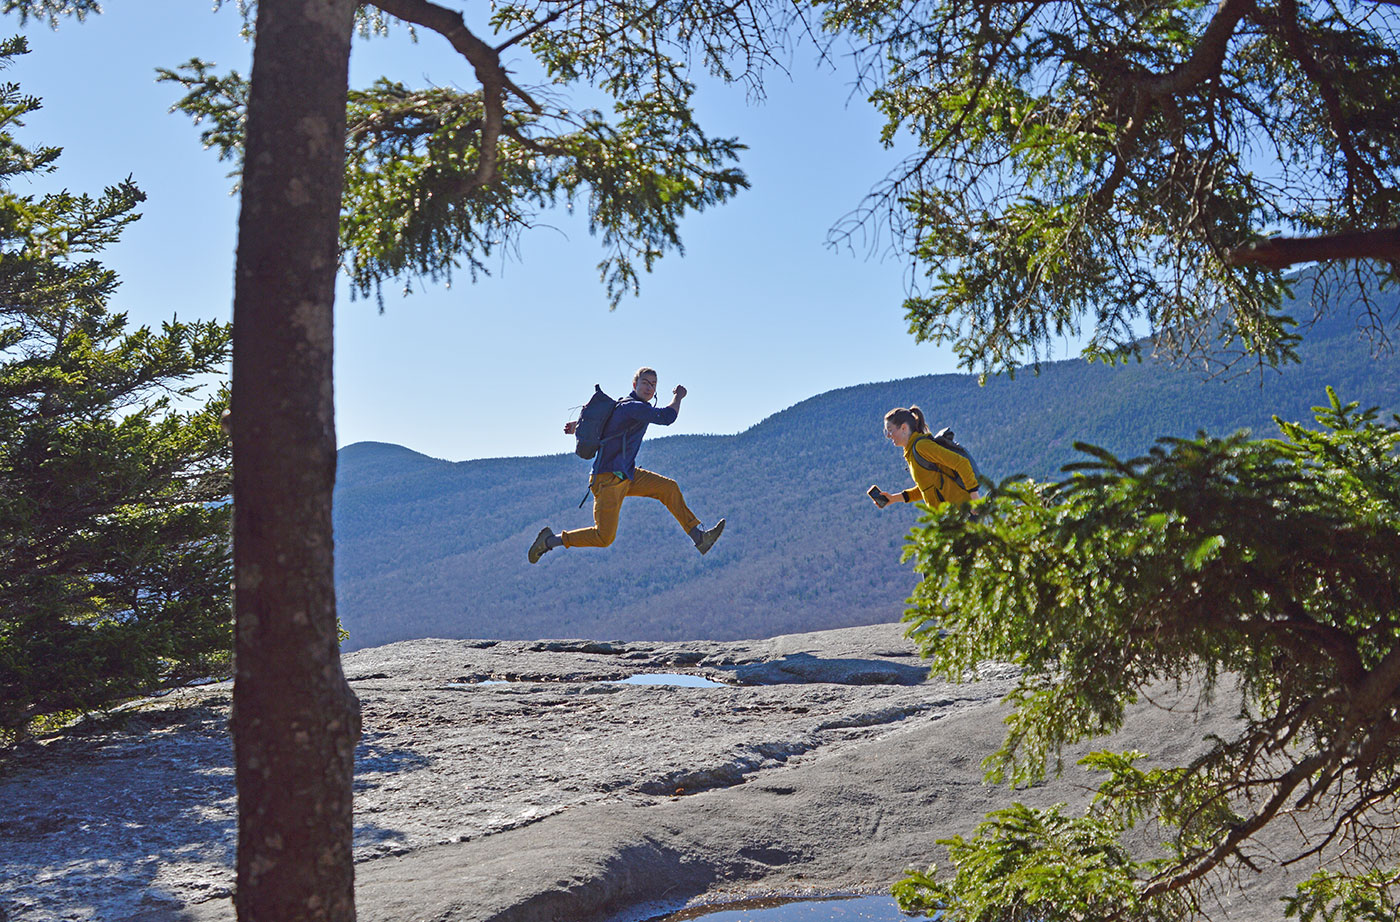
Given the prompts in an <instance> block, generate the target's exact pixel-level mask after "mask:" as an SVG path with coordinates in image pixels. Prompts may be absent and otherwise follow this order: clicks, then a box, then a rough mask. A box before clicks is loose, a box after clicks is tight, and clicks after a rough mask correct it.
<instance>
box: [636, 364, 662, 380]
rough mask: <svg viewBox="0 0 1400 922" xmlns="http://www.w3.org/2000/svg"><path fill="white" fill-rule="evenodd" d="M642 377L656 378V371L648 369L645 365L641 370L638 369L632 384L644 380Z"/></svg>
mask: <svg viewBox="0 0 1400 922" xmlns="http://www.w3.org/2000/svg"><path fill="white" fill-rule="evenodd" d="M642 375H651V376H652V377H653V378H655V377H656V369H655V368H648V367H646V366H645V365H643V366H642V367H641V368H638V369H637V373H636V374H635V375H633V376H632V383H633V384H636V383H637V382H638V381H640V380H641V379H642Z"/></svg>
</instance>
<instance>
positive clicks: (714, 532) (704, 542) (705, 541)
mask: <svg viewBox="0 0 1400 922" xmlns="http://www.w3.org/2000/svg"><path fill="white" fill-rule="evenodd" d="M722 531H724V519H720V520H719V521H718V522H716V523H715V524H714V527H713V528H707V529H705V530H704V531H702V532H700V540H699V541H696V542H695V549H696V550H697V551H699V552H700V553H702V554H708V553H709V552H710V548H712V547H714V546H715V542H716V541H718V540H719V536H720V532H722Z"/></svg>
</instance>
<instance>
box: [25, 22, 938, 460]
mask: <svg viewBox="0 0 1400 922" xmlns="http://www.w3.org/2000/svg"><path fill="white" fill-rule="evenodd" d="M233 6H234V4H233V3H232V2H231V0H230V3H229V4H227V6H226V8H225V9H223V10H221V11H219V12H217V13H216V12H213V11H211V9H210V4H209V3H208V2H204V3H201V2H191V0H140V2H134V0H119V2H113V3H111V4H109V7H108V10H107V11H106V12H104V13H103V14H102V15H101V16H97V17H91V18H89V20H88V21H87V22H85V23H76V22H70V23H65V24H63V25H62V26H61V27H60V28H59V30H58V31H56V32H52V31H50V30H48V29H47V28H46V27H42V26H37V25H34V24H31V25H30V26H29V27H27V28H26V29H25V30H23V31H24V32H25V33H26V34H27V35H28V36H29V38H30V44H31V48H32V49H33V53H32V54H30V55H28V56H27V57H26V58H24V59H22V60H21V61H20V63H18V64H17V65H16V66H14V67H13V68H12V69H11V70H10V72H9V73H8V74H6V75H4V77H3V79H6V80H18V81H19V82H20V83H21V84H22V85H23V87H24V89H25V90H26V91H27V92H29V93H32V94H35V95H38V96H41V97H43V99H44V108H43V109H42V110H41V111H40V112H37V113H35V114H33V115H32V116H30V117H29V119H28V120H27V122H26V128H25V130H24V131H23V133H22V134H21V140H22V141H24V142H26V143H29V144H31V145H37V144H53V145H58V146H62V147H63V148H64V155H63V158H62V159H61V161H60V171H59V174H58V176H57V181H58V183H59V184H60V185H62V186H64V187H66V188H68V189H70V190H72V191H75V192H82V191H87V192H93V193H96V192H98V191H100V190H101V188H102V187H103V186H104V185H107V184H109V183H111V182H114V181H117V180H119V179H121V178H123V177H125V176H127V175H128V174H130V175H132V176H133V177H134V178H135V179H136V181H137V183H138V185H140V186H141V188H142V189H144V190H145V191H146V193H147V195H148V200H147V202H146V203H145V205H144V207H143V209H142V213H143V218H142V220H141V221H139V222H137V223H136V224H134V225H133V226H132V227H131V228H130V229H129V230H128V232H127V234H126V236H125V238H124V239H123V241H122V242H121V243H120V244H119V245H118V246H116V247H114V248H112V249H110V250H109V251H108V252H107V253H106V255H105V257H104V259H105V261H106V262H107V264H108V265H110V266H111V267H112V268H114V269H115V270H116V271H117V272H118V273H119V275H120V276H121V278H122V280H123V285H122V288H121V289H120V291H119V292H118V295H117V298H116V301H115V307H116V308H117V309H119V310H124V311H126V312H127V313H128V314H129V315H130V317H131V319H132V321H133V323H134V324H152V325H154V324H158V323H159V322H160V321H161V320H163V319H168V318H169V317H170V316H171V315H172V314H178V316H179V317H180V318H182V319H194V318H221V319H227V318H228V317H229V316H230V314H231V305H232V275H233V256H234V248H235V244H236V239H235V237H236V234H235V229H236V228H235V225H236V221H237V200H236V198H234V197H232V196H230V195H229V189H230V180H229V179H228V177H227V173H228V171H229V169H230V166H231V165H230V164H229V163H220V162H219V161H218V160H217V157H216V156H215V155H214V154H213V153H211V152H209V151H204V150H202V149H201V147H200V143H199V138H198V133H197V130H196V129H195V127H194V126H193V125H192V124H191V123H190V121H189V120H188V119H187V118H186V117H184V116H181V115H177V114H170V113H168V111H167V110H168V108H169V106H170V104H171V103H172V102H173V101H174V100H175V99H176V98H177V96H178V93H177V89H176V88H175V87H174V86H171V85H168V84H158V83H156V82H155V68H157V67H159V66H166V67H173V66H175V65H177V64H179V63H182V62H184V61H186V60H188V59H189V58H191V57H195V56H198V57H202V58H204V59H206V60H211V61H215V62H217V63H218V64H219V65H220V68H221V69H226V68H228V67H232V68H235V69H237V70H239V71H240V72H241V73H244V74H246V73H247V72H248V69H249V67H248V62H249V60H250V56H251V48H250V46H249V45H247V44H245V43H244V42H243V41H242V40H241V39H240V38H239V37H238V26H239V17H238V14H237V11H236V10H235V9H234V8H233ZM7 25H8V27H9V29H10V31H11V32H18V31H20V29H19V26H18V20H17V19H13V18H11V20H10V22H8V23H7ZM435 39H436V40H435ZM351 65H352V71H353V76H352V79H353V80H354V81H355V82H356V83H358V84H361V85H362V84H364V83H367V82H368V81H369V80H370V79H372V78H373V77H375V76H378V75H380V74H387V75H389V76H391V77H394V78H396V79H400V80H403V81H405V82H410V83H420V84H421V83H424V82H431V83H436V84H448V85H450V84H454V83H455V84H458V85H463V86H470V85H472V83H471V75H470V71H469V70H468V69H467V67H466V65H465V63H464V62H462V61H461V60H460V59H459V58H457V57H456V56H455V55H454V54H453V53H452V52H451V51H450V49H448V48H447V47H446V43H445V42H443V41H442V40H440V39H437V37H436V36H433V35H425V36H423V38H422V40H421V41H420V43H418V44H416V45H415V44H412V43H411V42H410V41H409V40H408V38H407V36H406V35H398V36H395V37H391V38H389V39H376V40H372V41H369V42H363V41H360V42H357V44H356V46H355V51H354V54H353V56H352V61H351ZM791 72H792V76H791V78H789V77H788V76H785V75H783V74H781V73H773V74H770V75H769V78H768V81H767V92H768V98H767V100H766V101H764V102H762V103H759V104H757V105H751V104H749V103H748V102H747V101H746V99H745V94H744V91H743V89H742V88H740V87H723V86H715V85H710V84H702V86H703V89H702V92H701V95H700V97H699V99H698V104H697V111H698V113H699V115H700V119H701V122H702V124H703V125H704V126H705V128H706V130H707V131H708V132H709V133H710V134H712V135H724V136H731V135H732V136H738V137H739V138H740V139H741V140H742V141H743V142H745V143H747V144H748V145H749V148H750V149H749V150H748V151H747V152H746V153H745V155H744V157H743V160H742V162H741V166H742V168H743V169H744V170H745V171H746V172H747V174H748V176H749V180H750V182H751V184H752V188H751V189H749V190H748V191H747V192H743V193H741V194H740V195H739V196H738V197H737V198H736V199H735V200H733V201H732V202H731V203H729V204H727V205H724V206H720V207H718V208H716V209H712V210H710V211H708V212H705V213H702V214H698V215H692V216H691V217H690V218H689V219H688V220H687V221H686V222H685V223H684V224H683V225H682V228H681V234H682V238H683V240H684V243H685V246H686V255H685V256H684V257H680V256H678V255H675V254H672V255H670V256H668V257H666V258H665V259H663V260H662V261H661V262H660V264H659V266H658V268H657V269H656V271H654V272H653V273H652V274H650V275H646V276H643V279H642V290H641V295H640V296H639V297H629V298H626V299H624V301H623V302H622V303H621V305H620V306H619V307H618V308H617V309H616V310H614V311H609V309H608V306H607V302H606V299H605V296H604V291H603V287H602V285H601V283H600V282H599V281H598V278H597V272H596V270H595V268H594V267H595V265H596V263H597V262H598V260H599V259H600V257H601V255H602V250H601V247H600V245H599V243H598V241H597V240H595V239H594V238H592V237H590V236H589V234H588V231H587V227H586V225H585V224H584V222H583V221H582V220H579V219H578V218H575V217H573V216H570V215H567V214H564V213H554V214H550V215H548V216H546V218H545V221H544V222H543V223H545V224H549V225H552V226H551V227H541V228H538V229H536V230H533V231H531V232H530V233H529V234H527V235H526V237H525V238H524V240H523V243H522V246H521V247H520V253H519V258H518V259H513V260H510V261H506V262H497V263H495V264H494V265H493V276H492V277H491V278H489V279H483V280H481V281H479V282H478V283H476V284H471V282H470V280H469V279H468V278H467V277H466V275H465V274H463V275H462V277H460V278H458V279H457V280H456V283H455V284H454V285H453V286H452V287H451V288H447V287H444V286H432V285H427V284H420V285H417V286H415V292H414V293H413V294H412V295H411V296H409V297H407V298H403V297H400V296H399V294H398V291H397V290H394V291H388V292H386V309H385V311H384V312H383V313H380V312H379V309H378V306H377V305H376V304H375V302H374V301H373V300H369V301H365V300H360V301H352V300H351V299H350V298H349V297H348V294H347V293H346V291H345V289H344V287H343V286H342V295H341V297H340V298H339V299H338V302H337V307H336V404H337V419H336V425H337V434H338V441H339V444H340V445H342V446H343V445H347V444H350V443H353V442H357V441H365V440H374V441H384V442H394V443H398V444H401V445H406V446H407V447H409V448H412V449H414V450H415V451H420V452H423V453H424V454H428V455H431V456H433V457H438V458H446V459H449V460H454V461H458V460H466V459H470V458H483V457H502V456H514V455H538V454H548V453H554V452H564V451H569V450H571V447H572V446H571V444H570V443H571V440H570V439H567V438H566V437H564V436H563V435H562V433H561V429H562V426H563V423H564V422H565V421H566V420H567V419H569V418H570V410H571V408H572V407H574V406H576V405H578V404H580V403H582V402H583V401H584V400H585V399H586V398H587V396H588V394H589V393H590V392H591V391H592V388H593V385H594V384H595V383H598V384H601V385H602V386H603V388H604V389H605V390H609V391H610V392H614V393H621V392H625V390H626V388H627V386H628V385H629V384H630V379H631V373H632V371H633V370H634V369H635V368H636V367H637V366H638V365H641V364H646V365H651V366H654V367H655V368H657V369H658V370H659V372H660V378H661V388H660V390H661V393H662V395H663V397H664V398H669V394H670V390H671V387H672V386H673V385H675V384H677V383H680V384H684V385H686V387H687V388H688V389H689V391H690V396H689V397H688V398H687V399H686V402H685V404H684V406H683V409H682V412H681V416H680V418H679V420H678V421H677V423H676V424H675V425H674V426H672V427H671V430H670V432H671V433H733V432H738V431H741V430H743V429H745V428H747V427H749V426H751V425H753V424H754V423H757V422H758V421H760V420H761V419H763V418H764V417H766V416H769V415H771V414H773V413H775V412H777V411H779V410H782V409H784V408H786V407H788V406H791V405H792V404H794V403H796V402H798V401H800V400H803V399H805V398H807V397H810V396H812V395H814V394H818V393H821V392H823V391H827V390H830V389H833V388H838V387H845V386H848V385H852V384H860V383H864V382H869V381H886V380H891V379H895V378H903V377H909V376H914V375H921V374H928V373H939V372H950V371H954V370H955V368H954V361H953V359H952V355H951V352H950V351H949V350H947V349H945V348H935V347H932V346H929V345H916V344H915V343H914V341H913V338H912V337H911V336H910V335H909V334H908V332H907V328H906V323H905V320H904V317H903V311H902V309H901V307H900V302H901V299H902V297H903V293H904V283H905V273H906V271H907V270H906V267H905V265H904V264H903V263H902V261H900V260H898V259H895V258H885V259H883V260H881V259H879V258H869V257H868V256H867V254H865V253H864V252H862V253H857V254H852V253H849V252H839V253H838V252H833V251H831V250H830V249H828V248H827V247H826V246H824V241H825V239H826V233H827V229H828V228H829V227H830V226H831V225H832V224H833V223H834V222H836V221H837V220H838V219H840V218H841V217H842V216H843V215H844V214H845V213H846V212H848V211H849V210H850V209H852V208H853V207H855V206H856V205H858V204H859V203H860V200H861V198H862V196H863V195H864V194H865V193H866V192H867V191H868V190H869V188H870V187H871V186H872V184H874V183H875V182H876V181H878V180H879V179H880V178H881V177H882V176H883V175H884V174H885V173H886V172H887V171H888V170H889V169H890V168H891V167H892V166H893V165H895V163H896V162H897V160H898V157H897V155H895V154H893V153H891V152H889V151H886V150H884V149H883V148H882V147H881V146H880V144H879V143H878V131H879V119H878V118H877V117H876V115H875V114H874V113H873V112H872V111H871V110H870V109H869V107H868V106H867V105H866V104H865V103H864V101H863V100H862V99H861V98H851V93H850V87H849V83H848V75H846V74H840V73H837V74H833V73H830V72H829V71H822V70H821V69H819V68H818V67H817V66H816V64H815V55H814V52H813V51H812V49H811V48H810V47H807V48H804V49H800V50H799V51H798V52H797V54H796V57H795V58H794V60H793V64H792V68H791ZM917 397H918V395H911V398H912V399H914V400H917ZM877 426H878V420H872V422H871V427H872V431H874V430H875V429H876V427H877ZM656 434H658V435H659V434H660V433H656Z"/></svg>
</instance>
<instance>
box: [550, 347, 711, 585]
mask: <svg viewBox="0 0 1400 922" xmlns="http://www.w3.org/2000/svg"><path fill="white" fill-rule="evenodd" d="M671 393H672V394H674V395H675V396H674V397H673V399H672V400H671V403H670V405H668V406H664V407H656V406H653V405H652V400H653V399H654V398H655V397H656V370H655V369H652V368H639V369H637V373H636V375H634V376H633V378H632V393H630V394H628V395H627V396H626V397H624V398H623V399H622V400H619V401H618V402H617V406H616V408H614V409H613V412H612V416H610V417H609V418H608V423H607V425H606V426H605V427H603V435H602V447H601V448H600V449H599V451H598V454H597V456H596V457H595V458H594V459H593V472H592V474H591V475H590V476H589V479H588V489H589V492H591V493H592V494H593V527H592V528H579V529H575V530H573V531H565V532H561V533H560V534H557V535H556V534H555V533H554V531H553V530H552V529H551V528H550V527H549V526H548V525H546V526H545V527H544V528H543V529H541V530H540V533H539V534H538V535H537V536H536V537H535V542H534V543H533V544H531V545H530V552H529V555H528V556H529V559H530V563H537V562H538V561H539V559H540V558H541V557H543V556H544V555H545V552H547V551H551V550H553V549H554V548H556V547H607V546H608V545H610V544H612V543H613V539H614V538H615V537H617V519H618V515H619V513H620V512H621V511H622V501H623V499H625V498H626V497H629V496H649V497H651V498H652V499H655V500H659V501H660V502H661V503H662V504H664V505H665V506H666V508H667V509H669V510H670V511H671V515H673V516H675V517H676V521H677V522H679V523H680V524H681V528H683V529H685V531H686V534H688V535H690V539H691V540H692V541H694V542H695V549H696V550H698V551H699V552H700V553H702V554H705V553H708V552H709V550H710V548H712V547H714V544H715V542H716V541H718V540H719V536H720V533H721V532H723V531H724V519H720V520H719V521H718V522H716V523H715V524H714V526H713V527H711V528H701V527H700V519H699V518H698V517H697V516H696V515H695V513H693V512H691V511H690V507H689V506H687V505H686V504H685V498H684V497H683V496H681V488H680V486H679V485H678V484H677V483H676V482H675V481H674V480H672V479H671V478H669V477H662V476H661V475H660V474H655V473H652V472H651V471H648V470H646V469H644V468H640V467H637V449H639V448H641V446H642V436H643V435H645V434H646V431H647V426H649V425H650V424H652V423H656V424H657V425H658V426H669V425H671V423H673V422H675V421H676V415H677V414H678V413H679V412H680V408H681V401H682V400H684V399H685V395H686V390H685V388H684V387H682V386H680V385H679V384H678V385H676V387H675V389H674V390H672V392H671ZM577 426H578V423H577V422H570V423H565V424H564V433H565V434H566V435H573V433H574V429H575V428H577Z"/></svg>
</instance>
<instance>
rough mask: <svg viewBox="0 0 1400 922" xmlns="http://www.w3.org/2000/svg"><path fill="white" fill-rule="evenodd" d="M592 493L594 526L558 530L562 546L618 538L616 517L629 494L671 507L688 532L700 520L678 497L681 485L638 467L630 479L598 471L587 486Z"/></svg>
mask: <svg viewBox="0 0 1400 922" xmlns="http://www.w3.org/2000/svg"><path fill="white" fill-rule="evenodd" d="M588 489H589V490H591V491H592V493H593V527H592V528H578V529H575V530H573V531H566V532H561V533H560V535H559V537H561V538H563V539H564V546H565V547H607V546H608V545H609V544H612V543H613V539H614V538H616V537H617V517H618V515H619V514H620V513H621V512H622V500H623V499H624V498H626V497H628V496H649V497H651V498H652V499H655V500H659V501H660V502H661V503H662V504H663V505H665V507H666V508H667V509H669V510H671V515H673V516H675V517H676V521H677V522H680V523H681V528H683V529H685V530H686V531H690V530H691V529H692V528H694V527H695V526H696V525H699V524H700V520H699V519H698V518H696V516H695V513H693V512H691V511H690V507H689V506H687V505H686V504H685V499H684V498H683V497H682V496H681V488H680V486H679V485H678V484H677V483H676V482H675V481H674V480H672V479H671V478H670V477H662V476H661V475H660V474H653V473H652V472H651V471H647V470H643V469H642V468H640V467H639V468H637V470H636V472H635V473H634V474H633V475H632V479H631V480H625V479H623V478H621V477H619V476H617V475H616V474H598V475H596V476H594V477H593V480H592V482H591V483H589V485H588Z"/></svg>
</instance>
